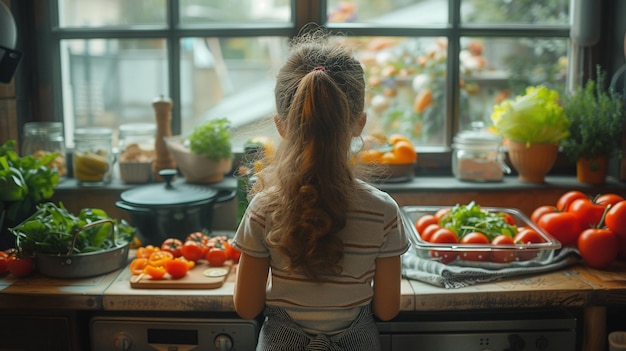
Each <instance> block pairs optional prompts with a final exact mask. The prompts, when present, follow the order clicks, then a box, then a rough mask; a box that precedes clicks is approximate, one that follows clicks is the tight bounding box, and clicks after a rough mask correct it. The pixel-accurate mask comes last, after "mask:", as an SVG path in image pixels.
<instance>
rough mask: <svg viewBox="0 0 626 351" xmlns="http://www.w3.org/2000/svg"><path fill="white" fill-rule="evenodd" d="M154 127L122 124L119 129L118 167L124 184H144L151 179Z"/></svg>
mask: <svg viewBox="0 0 626 351" xmlns="http://www.w3.org/2000/svg"><path fill="white" fill-rule="evenodd" d="M155 135H156V125H155V124H150V123H131V124H122V125H121V126H120V129H119V144H118V150H119V156H118V165H119V170H120V179H121V180H122V181H123V182H125V183H146V182H148V181H150V179H151V177H152V162H153V160H154V156H155V150H154V141H155Z"/></svg>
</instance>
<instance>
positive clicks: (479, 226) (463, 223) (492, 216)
mask: <svg viewBox="0 0 626 351" xmlns="http://www.w3.org/2000/svg"><path fill="white" fill-rule="evenodd" d="M506 217H507V214H506V213H500V212H489V211H487V210H485V209H483V208H481V207H480V206H479V205H477V204H476V203H475V202H474V201H472V202H470V203H469V204H467V205H456V206H454V207H453V208H452V209H451V211H450V212H449V213H448V214H446V215H445V216H444V217H443V218H441V226H442V227H445V228H450V229H452V231H454V232H455V233H457V236H458V238H459V241H460V240H461V239H462V238H463V236H465V234H468V233H471V232H474V231H477V232H481V233H483V234H485V235H486V236H487V238H488V239H489V241H491V240H493V238H495V237H496V236H498V235H500V234H504V235H506V236H510V237H513V236H514V235H515V234H516V233H517V227H516V226H515V225H513V224H511V223H510V222H509V221H507V218H506Z"/></svg>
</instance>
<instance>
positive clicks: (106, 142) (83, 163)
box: [73, 128, 115, 186]
mask: <svg viewBox="0 0 626 351" xmlns="http://www.w3.org/2000/svg"><path fill="white" fill-rule="evenodd" d="M114 160H115V157H114V154H113V130H111V129H109V128H80V129H76V130H75V131H74V158H73V161H74V178H76V180H77V181H78V184H79V185H83V186H102V185H105V184H108V183H110V182H111V173H112V168H113V167H112V166H113V162H114Z"/></svg>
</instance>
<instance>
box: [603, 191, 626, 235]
mask: <svg viewBox="0 0 626 351" xmlns="http://www.w3.org/2000/svg"><path fill="white" fill-rule="evenodd" d="M604 224H606V226H607V227H608V228H609V229H611V230H612V231H613V233H615V235H617V236H619V237H621V238H624V239H626V200H624V201H620V202H618V203H616V204H615V205H613V206H611V208H610V209H609V211H608V212H607V213H606V216H605V217H604Z"/></svg>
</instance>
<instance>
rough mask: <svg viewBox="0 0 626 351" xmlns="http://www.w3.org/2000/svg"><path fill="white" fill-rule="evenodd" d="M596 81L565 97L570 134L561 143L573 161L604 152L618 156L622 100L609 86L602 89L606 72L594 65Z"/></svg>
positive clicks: (600, 154)
mask: <svg viewBox="0 0 626 351" xmlns="http://www.w3.org/2000/svg"><path fill="white" fill-rule="evenodd" d="M596 72H597V78H596V80H593V79H590V80H588V81H587V82H586V83H585V85H584V86H583V87H578V88H577V89H576V90H575V91H574V92H573V93H571V94H568V95H566V96H565V99H564V107H565V114H566V115H567V118H568V119H569V120H570V123H571V124H570V128H569V130H570V134H569V136H568V137H567V138H566V139H564V140H563V142H562V143H561V146H562V149H563V152H564V153H565V155H566V156H567V157H568V158H569V159H571V160H573V161H576V160H578V159H580V158H593V157H597V156H602V155H606V156H608V157H613V156H619V155H620V153H621V152H620V145H621V144H620V143H621V137H622V132H623V129H622V127H623V125H624V122H625V120H626V117H625V116H626V112H625V111H624V101H623V100H622V97H621V96H620V95H619V94H618V93H617V92H615V91H614V90H613V89H611V88H608V89H607V88H605V85H604V84H605V79H606V72H604V71H603V70H602V68H601V67H600V66H597V67H596Z"/></svg>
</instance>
